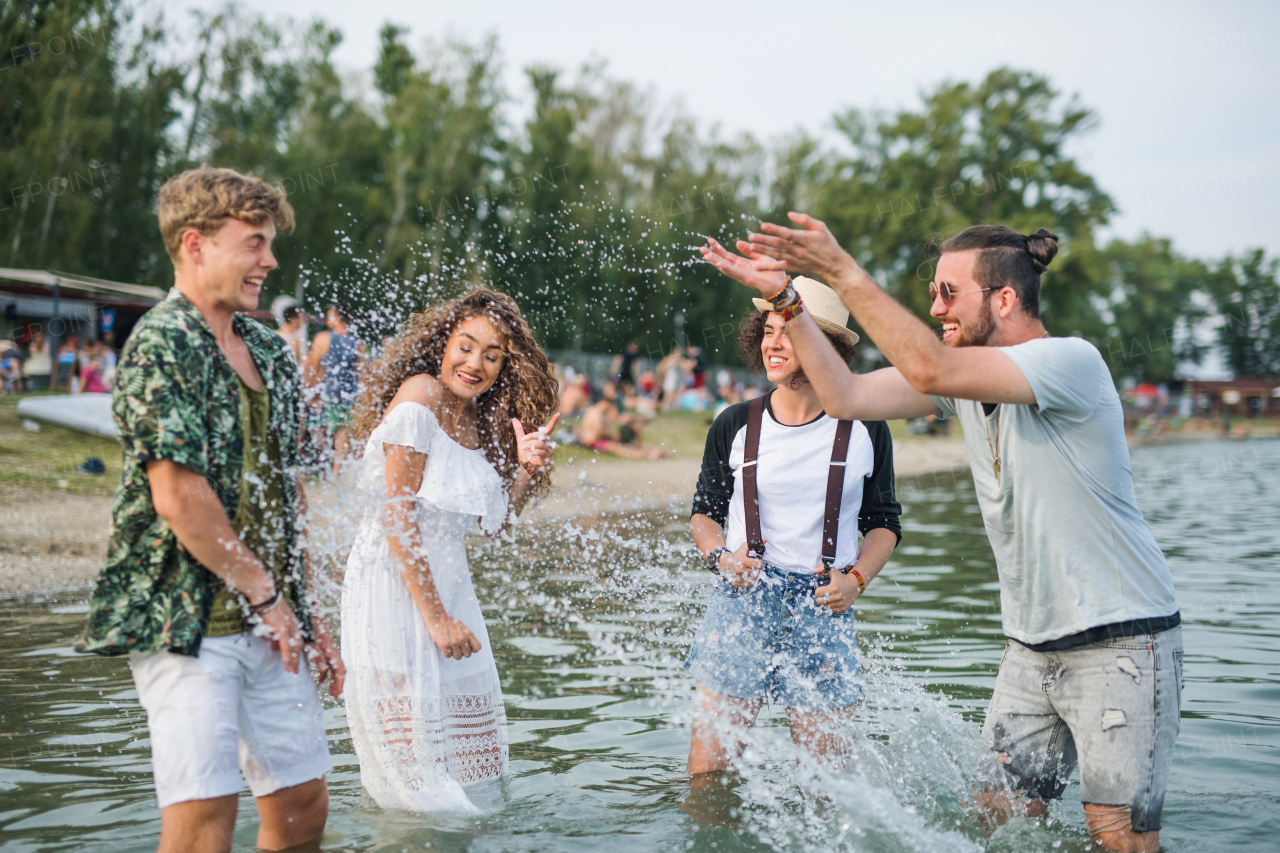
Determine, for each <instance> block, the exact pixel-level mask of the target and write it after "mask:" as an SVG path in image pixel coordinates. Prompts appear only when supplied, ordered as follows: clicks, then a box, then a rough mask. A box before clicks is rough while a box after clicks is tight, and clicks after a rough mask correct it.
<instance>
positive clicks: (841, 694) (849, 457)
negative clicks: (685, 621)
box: [685, 278, 902, 777]
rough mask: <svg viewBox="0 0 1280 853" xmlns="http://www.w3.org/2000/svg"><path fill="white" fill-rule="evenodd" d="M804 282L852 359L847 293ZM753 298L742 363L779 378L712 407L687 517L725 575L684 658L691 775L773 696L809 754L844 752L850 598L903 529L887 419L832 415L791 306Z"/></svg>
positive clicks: (721, 759)
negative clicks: (799, 341) (804, 355)
mask: <svg viewBox="0 0 1280 853" xmlns="http://www.w3.org/2000/svg"><path fill="white" fill-rule="evenodd" d="M793 283H794V285H795V288H796V290H797V291H798V292H799V293H800V294H801V296H802V298H803V300H804V306H805V309H806V310H808V311H809V312H810V314H811V315H812V316H813V317H814V319H815V320H817V322H818V325H819V326H820V327H821V328H822V330H823V331H824V332H825V333H826V335H827V337H828V338H829V339H830V340H831V343H832V345H833V346H834V347H835V348H836V350H837V352H839V353H840V355H841V356H842V357H843V358H844V359H845V360H846V361H848V360H850V359H852V358H853V356H854V344H855V343H857V340H858V336H857V335H855V334H854V333H853V332H851V331H850V330H849V329H847V328H846V327H845V324H846V323H847V322H848V319H849V312H848V311H847V310H846V309H845V307H844V305H843V304H841V302H840V298H839V297H838V296H837V295H836V294H835V292H834V291H833V290H832V289H831V288H829V287H827V286H826V285H824V284H821V283H819V282H817V281H813V280H812V279H806V278H797V279H795V280H794V282H793ZM753 302H754V303H755V306H756V308H757V312H755V313H752V314H751V315H749V316H748V317H746V318H745V319H744V320H743V322H742V325H741V327H740V329H739V336H738V340H739V344H740V346H741V347H742V352H743V356H744V359H745V360H746V362H747V365H748V366H749V367H753V368H755V369H757V370H758V369H761V368H763V369H764V370H765V373H766V375H767V376H768V378H769V381H770V382H773V383H774V384H775V385H776V386H777V387H776V388H775V389H774V390H773V391H771V392H769V393H768V394H766V395H764V396H763V397H759V398H756V399H755V400H752V401H749V402H744V403H738V404H736V405H733V406H730V407H729V408H727V409H725V411H724V412H722V413H721V414H720V416H719V417H718V418H716V420H715V423H714V424H713V425H712V427H711V431H710V432H709V433H708V435H707V446H706V451H705V453H704V455H703V460H702V474H701V476H700V477H699V478H698V490H697V493H696V494H695V495H694V499H693V516H692V518H691V520H690V525H691V528H692V534H693V541H694V544H696V545H697V547H698V550H699V551H700V552H701V553H702V555H703V557H704V558H705V560H706V564H707V568H708V569H709V570H710V571H711V572H713V573H714V574H715V575H716V577H715V581H714V583H713V586H712V590H711V593H710V597H709V600H708V603H707V610H706V615H705V616H704V617H703V621H702V624H701V626H700V627H699V629H698V633H697V636H696V637H695V639H694V642H693V648H692V649H691V650H690V652H689V658H688V660H687V661H686V662H685V668H687V669H688V670H689V671H690V672H692V673H693V675H694V677H695V678H696V679H697V681H698V691H697V700H696V701H697V706H698V709H697V714H696V716H695V720H694V727H693V742H692V744H691V746H690V749H689V772H690V774H692V775H694V776H695V777H696V776H697V774H702V773H710V772H716V771H722V770H724V769H725V768H726V767H728V766H729V765H730V764H731V763H732V762H733V761H734V760H735V759H736V758H737V757H738V756H739V755H740V754H741V752H742V749H743V746H744V739H743V736H744V734H745V730H746V729H747V728H749V727H750V726H751V725H752V724H753V723H754V721H755V717H756V714H757V713H758V712H759V710H760V705H761V702H762V701H763V700H765V699H769V700H770V701H771V702H774V703H780V704H782V705H784V706H785V707H786V709H787V714H788V718H789V720H790V724H791V736H792V739H793V740H794V741H795V742H796V743H797V744H799V745H801V746H803V747H805V748H806V749H807V750H808V751H809V752H810V753H811V754H813V755H816V756H826V757H828V758H837V759H838V758H839V757H841V756H843V755H844V754H846V752H847V747H846V745H845V743H844V740H843V738H842V737H841V736H840V734H839V732H840V729H841V728H842V726H841V722H842V720H844V719H846V718H847V717H848V715H849V714H850V713H851V706H852V705H853V703H854V702H856V701H857V700H858V699H859V698H861V695H862V688H861V685H860V684H859V683H858V681H857V673H858V662H857V643H856V640H855V638H854V631H853V628H854V617H853V611H852V609H851V608H852V605H853V602H854V601H855V600H856V599H857V597H858V596H859V595H861V594H862V592H863V591H865V590H866V587H867V584H869V583H870V582H871V581H872V579H873V578H875V576H876V575H877V574H879V572H880V570H881V569H882V568H883V567H884V564H885V562H886V561H888V559H889V556H890V555H891V554H892V553H893V549H894V548H895V547H897V544H898V540H899V539H900V538H901V526H900V525H899V523H898V516H899V515H900V514H901V512H902V508H901V507H900V506H899V504H898V503H897V501H896V500H895V499H894V483H893V442H892V440H891V439H890V437H889V429H888V426H887V425H886V424H885V423H884V421H869V422H859V421H837V420H836V419H835V418H832V417H829V416H828V415H827V414H826V413H825V412H823V410H822V404H821V403H819V402H818V396H817V394H816V393H815V392H814V390H813V386H812V385H811V384H810V383H809V380H808V378H807V377H806V376H805V374H804V370H803V368H802V367H801V365H800V362H799V361H798V360H797V358H796V356H795V353H794V351H793V350H792V348H791V341H790V340H789V339H788V337H787V333H786V331H785V326H786V321H787V319H788V318H787V317H785V316H784V315H783V314H781V313H777V312H774V311H773V310H772V306H771V305H770V303H768V302H766V301H765V300H763V299H755V300H753ZM859 532H861V533H862V535H863V537H864V538H863V540H862V542H861V546H859V542H858V533H859Z"/></svg>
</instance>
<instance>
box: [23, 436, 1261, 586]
mask: <svg viewBox="0 0 1280 853" xmlns="http://www.w3.org/2000/svg"><path fill="white" fill-rule="evenodd" d="M1268 437H1269V436H1255V437H1253V438H1252V439H1249V440H1261V439H1264V438H1268ZM1211 439H1219V440H1223V441H1233V442H1238V441H1244V440H1246V439H1244V438H1237V437H1234V436H1232V437H1229V438H1228V437H1224V436H1222V435H1221V434H1220V433H1218V432H1210V431H1199V430H1197V431H1195V432H1188V433H1176V434H1168V433H1166V434H1164V435H1160V436H1145V437H1138V436H1129V437H1128V440H1129V447H1130V448H1131V449H1133V448H1137V447H1151V446H1155V445H1163V444H1173V443H1179V442H1193V441H1204V440H1211ZM894 467H895V469H896V470H895V473H896V474H897V481H898V490H899V492H900V493H901V492H906V491H909V490H920V489H927V488H932V487H934V486H938V485H942V484H943V483H944V482H945V483H947V484H950V483H953V482H954V481H955V478H956V477H958V476H963V475H964V474H965V473H967V472H968V470H969V458H968V453H967V451H966V450H965V445H964V438H963V437H961V436H958V435H957V436H947V437H938V438H931V439H917V438H911V439H907V440H895V442H894ZM700 468H701V459H692V458H673V459H660V460H655V461H640V460H628V459H618V458H615V457H610V456H603V455H591V456H587V457H577V458H575V459H573V460H572V461H569V462H564V463H560V464H558V465H557V466H556V473H555V485H554V486H553V489H552V492H551V494H550V495H548V496H547V498H546V499H545V500H543V501H542V502H541V503H540V504H538V505H537V506H535V507H533V508H532V509H531V510H530V511H529V512H528V513H527V514H526V515H525V516H524V517H523V519H522V523H524V524H538V523H555V522H561V521H567V520H569V519H573V518H584V517H585V518H590V517H599V516H605V515H613V514H618V513H627V512H650V511H655V510H668V511H673V512H680V511H683V510H687V508H688V505H689V501H690V500H691V499H692V497H693V492H694V488H695V486H696V484H697V479H698V474H699V471H700ZM0 500H3V502H4V504H5V512H4V514H3V516H2V517H0V598H24V597H29V596H38V595H42V594H54V593H66V592H73V591H77V590H83V589H88V588H89V587H90V586H91V585H92V584H93V580H94V578H95V577H96V576H97V574H98V571H99V569H100V568H101V567H102V563H103V560H104V558H105V555H106V543H107V535H108V531H109V528H110V524H111V501H112V498H111V497H110V496H107V495H82V494H71V493H67V492H56V491H44V490H36V489H30V488H25V487H19V486H8V487H4V488H0Z"/></svg>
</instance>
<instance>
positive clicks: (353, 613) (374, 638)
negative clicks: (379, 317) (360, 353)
mask: <svg viewBox="0 0 1280 853" xmlns="http://www.w3.org/2000/svg"><path fill="white" fill-rule="evenodd" d="M362 378H363V380H365V381H364V385H365V388H366V390H365V392H364V394H363V396H362V397H361V398H360V400H359V402H358V403H357V405H356V410H355V412H354V413H353V414H354V422H355V426H354V429H353V437H355V438H357V439H360V440H363V441H364V445H365V450H364V465H363V471H362V474H361V476H362V478H363V482H364V484H365V485H366V486H367V487H369V488H370V489H372V490H373V491H372V494H371V495H370V497H371V500H370V508H369V509H368V511H367V512H366V515H365V518H364V520H363V522H362V523H361V527H360V530H359V533H358V534H357V536H356V540H355V544H354V546H353V548H352V552H351V557H350V558H349V560H348V562H347V572H346V577H345V579H344V582H343V587H342V653H343V658H344V659H345V660H346V661H347V666H348V677H347V684H346V709H347V720H348V723H349V725H350V727H351V739H352V742H353V743H354V745H355V749H356V756H357V757H358V758H359V760H360V778H361V781H362V783H363V784H364V787H365V789H366V790H367V791H368V792H369V793H370V794H371V795H372V796H373V798H374V800H376V801H377V803H378V805H380V806H382V807H383V808H395V809H408V810H411V811H455V812H469V813H476V812H479V811H480V808H479V806H478V805H477V803H478V802H480V803H483V802H485V801H488V800H491V799H492V798H493V797H494V795H495V793H496V790H497V782H498V780H499V779H500V778H501V776H502V775H503V774H504V773H505V772H506V769H507V740H506V714H505V713H504V710H503V705H502V688H501V685H500V684H499V681H498V670H497V667H496V665H495V664H494V659H493V651H492V649H491V646H490V643H489V635H488V632H487V631H486V630H485V625H484V619H483V618H482V616H481V612H480V602H479V601H478V600H477V598H476V593H475V589H474V588H473V587H472V584H471V574H470V571H469V570H468V567H467V551H466V544H465V541H464V538H465V536H466V535H467V533H469V532H471V531H473V530H474V529H475V526H476V520H477V518H478V519H479V521H480V526H481V527H482V528H483V529H484V530H485V531H486V532H488V533H491V534H492V533H496V532H497V531H498V530H500V529H501V528H502V526H503V525H504V524H506V523H507V521H508V520H509V519H510V518H512V517H513V516H514V515H515V514H518V513H519V512H520V510H521V509H522V508H523V507H524V504H525V502H526V501H527V500H528V499H529V497H530V496H531V495H534V494H536V493H545V491H546V489H547V488H548V486H549V482H548V477H547V467H546V466H547V463H548V462H549V461H550V455H551V445H550V443H549V441H548V439H547V434H548V433H549V431H550V429H551V428H552V427H554V419H553V420H552V422H551V423H548V424H546V426H544V427H542V428H541V429H538V430H533V429H532V426H533V425H534V424H542V423H544V420H545V419H546V418H547V417H548V416H549V415H551V413H553V412H554V411H555V410H556V408H557V399H556V383H555V379H554V377H553V375H552V372H551V367H550V365H549V363H548V361H547V357H546V355H545V354H544V353H543V352H542V350H541V349H540V348H539V347H538V345H537V344H536V343H535V342H534V339H533V334H532V332H531V331H530V330H529V326H528V324H527V323H526V322H525V320H524V318H523V317H522V316H521V315H520V310H519V308H518V307H517V306H516V304H515V302H514V301H512V300H511V298H510V297H508V296H505V295H503V294H501V293H497V292H495V291H492V290H488V289H486V288H476V289H474V290H472V291H470V292H468V293H467V294H465V295H463V296H461V297H459V298H457V299H455V300H453V301H451V302H448V303H446V304H444V305H442V306H439V307H437V308H435V309H432V310H430V311H427V312H425V313H423V314H417V315H415V316H413V317H411V318H410V319H409V321H408V322H407V323H406V324H405V326H404V327H403V328H402V330H401V331H400V333H399V334H397V335H396V336H395V338H393V339H392V340H391V342H390V343H389V344H388V346H387V348H386V350H385V352H384V354H383V356H382V358H380V359H379V360H378V361H376V362H373V363H371V364H369V365H368V366H367V367H366V369H365V375H364V377H362ZM523 424H529V425H530V428H531V431H530V432H529V433H527V434H526V433H525V430H524V428H523Z"/></svg>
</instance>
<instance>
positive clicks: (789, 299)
mask: <svg viewBox="0 0 1280 853" xmlns="http://www.w3.org/2000/svg"><path fill="white" fill-rule="evenodd" d="M769 301H770V302H771V303H773V310H774V311H779V312H781V311H783V310H784V309H786V308H790V307H791V306H792V305H795V304H797V303H799V302H800V293H799V292H798V291H797V290H796V289H795V286H794V285H792V284H791V279H789V278H788V279H787V286H786V287H784V288H782V290H781V291H779V292H778V293H776V294H774V295H773V298H772V299H770V300H769Z"/></svg>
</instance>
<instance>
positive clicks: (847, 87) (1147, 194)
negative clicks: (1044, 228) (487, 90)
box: [183, 0, 1280, 257]
mask: <svg viewBox="0 0 1280 853" xmlns="http://www.w3.org/2000/svg"><path fill="white" fill-rule="evenodd" d="M183 2H184V3H186V4H187V5H196V4H195V3H193V2H192V0H183ZM254 8H258V9H261V10H263V11H264V12H265V13H266V14H267V15H268V16H269V17H273V16H277V15H286V14H287V15H292V16H294V17H296V18H309V17H313V16H319V17H321V18H323V19H325V20H327V21H328V22H330V23H331V24H334V25H336V26H338V27H339V28H340V29H341V30H342V32H343V33H344V34H345V42H344V43H343V45H342V46H341V47H340V49H339V51H338V59H339V62H340V64H341V65H342V66H343V67H344V68H345V69H346V70H348V71H350V72H353V73H354V72H357V71H361V70H366V71H367V69H369V68H370V67H371V65H372V64H373V62H374V59H375V57H376V55H377V49H378V29H379V28H380V27H381V26H382V24H383V23H384V22H386V21H388V20H390V21H394V22H396V23H399V24H403V25H405V26H408V27H409V28H410V30H411V33H410V37H409V38H410V43H411V44H412V45H413V46H414V48H415V49H420V48H421V46H422V44H423V43H424V41H425V40H426V39H427V38H441V37H444V36H448V35H454V36H460V37H462V38H464V39H467V40H471V41H475V40H478V39H480V38H482V37H484V36H485V35H487V34H490V33H493V34H496V35H497V36H498V39H499V42H500V45H501V52H502V55H503V57H504V58H505V61H506V67H505V74H506V77H507V82H508V89H509V90H510V91H511V92H512V93H513V94H515V95H516V96H517V97H519V98H521V99H522V103H520V104H517V105H516V106H515V107H514V109H517V110H519V109H523V108H525V107H526V106H527V103H528V87H527V85H526V84H525V79H524V76H523V73H522V69H523V68H524V67H525V66H527V65H530V64H533V63H542V64H551V65H555V66H559V67H563V68H564V69H566V70H568V71H575V70H576V69H577V68H578V66H579V65H580V64H581V63H582V62H584V61H585V60H587V59H589V58H592V57H598V58H603V59H605V60H607V61H608V64H609V69H610V73H611V74H612V75H613V76H615V77H620V78H623V79H628V80H633V81H635V82H637V83H639V84H641V85H645V86H651V87H652V88H653V90H654V92H655V94H656V95H657V97H658V98H659V100H660V101H667V100H673V99H678V100H679V101H680V102H682V103H683V105H684V108H685V109H686V110H687V111H688V112H690V113H691V114H693V115H695V116H697V117H698V118H699V119H701V120H702V121H703V122H704V127H705V126H709V125H712V124H719V125H720V127H721V130H722V133H724V134H726V135H731V134H733V133H734V132H736V131H739V130H749V131H751V132H752V133H754V134H756V135H757V136H759V137H761V138H762V139H765V140H768V139H772V138H775V137H777V136H778V135H779V134H782V133H786V132H788V131H790V130H793V129H795V128H797V127H804V128H807V129H809V130H810V131H812V132H819V133H820V132H823V131H824V130H829V128H830V124H829V122H830V118H831V115H832V114H833V113H834V112H836V111H837V110H839V109H841V108H844V107H850V106H857V107H880V108H887V109H892V108H896V107H903V106H906V107H915V106H917V105H918V104H919V97H918V95H919V92H920V91H921V89H923V88H931V87H933V86H934V85H936V84H937V83H938V82H940V81H942V80H944V79H947V78H951V79H955V80H978V79H980V78H981V77H982V76H983V75H984V74H985V73H986V72H988V71H990V70H991V69H993V68H996V67H998V66H1001V65H1010V66H1013V67H1015V68H1020V69H1031V70H1034V71H1038V72H1041V73H1044V74H1046V75H1048V77H1049V78H1050V79H1051V80H1052V81H1053V83H1054V84H1055V85H1056V86H1057V87H1058V88H1059V89H1060V90H1061V91H1063V92H1064V93H1066V94H1076V95H1078V96H1079V98H1080V101H1081V102H1082V103H1083V104H1085V105H1087V106H1089V107H1092V108H1093V109H1095V110H1096V112H1097V114H1098V118H1099V120H1100V125H1099V127H1098V129H1097V130H1095V131H1094V132H1093V133H1092V134H1091V135H1090V136H1088V137H1086V138H1085V139H1084V140H1082V141H1081V142H1080V143H1079V144H1078V146H1077V148H1076V150H1075V151H1074V152H1073V153H1074V154H1075V156H1077V157H1078V159H1079V160H1080V162H1081V163H1082V165H1083V166H1084V168H1085V169H1086V170H1087V171H1088V172H1090V173H1092V174H1093V175H1094V176H1095V177H1096V178H1097V180H1098V181H1099V183H1100V184H1101V186H1102V187H1103V189H1105V190H1106V191H1108V192H1110V193H1111V195H1112V197H1113V198H1114V199H1115V201H1116V203H1117V204H1118V206H1119V208H1120V213H1119V215H1118V216H1117V217H1116V218H1115V219H1114V222H1113V226H1112V233H1116V234H1119V235H1120V236H1124V237H1135V236H1137V235H1139V234H1140V233H1142V232H1143V231H1147V232H1150V233H1152V234H1156V235H1165V236H1170V237H1173V238H1174V241H1175V243H1176V245H1177V246H1178V247H1179V248H1180V249H1181V250H1182V251H1184V252H1187V253H1189V254H1192V255H1197V256H1201V257H1213V256H1220V255H1222V254H1224V253H1226V252H1229V251H1231V252H1238V251H1241V250H1243V249H1245V248H1247V247H1252V246H1263V247H1265V248H1266V249H1267V250H1268V251H1269V252H1271V253H1276V254H1280V237H1278V236H1277V233H1276V229H1277V226H1278V225H1280V217H1277V216H1276V214H1275V205H1274V200H1275V199H1276V198H1277V197H1278V196H1280V3H1274V2H1273V3H1267V2H1213V3H1205V2H1201V3H1198V4H1196V3H1185V2H1164V3H1158V4H1157V3H1148V4H1138V3H1126V2H1115V0H1112V2H1107V3H1091V2H1090V3H1080V2H1077V3H1071V4H1065V3H1046V2H1038V3H1037V2H1019V3H984V4H966V3H956V2H949V3H905V2H898V3H884V2H879V3H875V4H863V3H855V2H847V0H846V2H797V0H786V2H781V1H780V0H774V2H769V3H758V2H736V3H729V2H701V0H647V2H644V3H638V2H630V3H611V2H602V0H596V1H595V2H563V1H562V0H541V2H503V1H502V0H471V2H449V3H441V2H424V0H363V2H351V0H292V2H288V3H284V2H274V1H273V0H268V2H260V3H257V4H254ZM976 9H982V10H984V11H982V12H979V11H976ZM1046 224H1048V225H1050V226H1052V223H1046Z"/></svg>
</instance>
